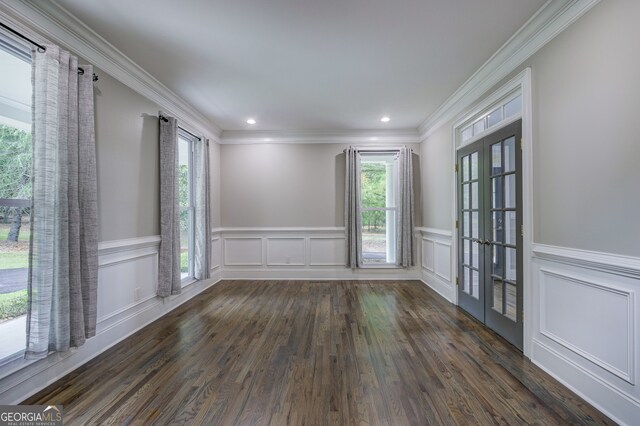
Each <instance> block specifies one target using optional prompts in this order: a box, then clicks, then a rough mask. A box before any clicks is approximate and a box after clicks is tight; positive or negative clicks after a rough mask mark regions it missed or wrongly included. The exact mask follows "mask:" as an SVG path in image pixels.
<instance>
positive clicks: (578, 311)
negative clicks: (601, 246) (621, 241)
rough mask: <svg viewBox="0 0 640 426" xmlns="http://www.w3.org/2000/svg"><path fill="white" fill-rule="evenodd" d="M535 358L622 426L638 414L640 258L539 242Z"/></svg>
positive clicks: (535, 274) (633, 421)
mask: <svg viewBox="0 0 640 426" xmlns="http://www.w3.org/2000/svg"><path fill="white" fill-rule="evenodd" d="M533 255H534V259H533V272H532V273H533V280H532V282H533V283H534V288H533V289H532V290H533V292H532V293H533V296H534V318H533V321H534V323H533V327H534V332H533V342H532V354H531V359H532V361H533V362H534V363H535V364H537V365H538V366H540V367H541V368H542V369H544V370H545V371H547V372H548V373H550V374H551V375H552V376H554V377H556V378H557V379H558V380H559V381H561V382H562V383H563V384H565V385H566V386H567V387H569V388H570V389H572V390H573V391H574V392H576V393H577V394H579V395H580V396H582V397H583V398H584V399H586V400H587V401H589V402H590V403H591V404H593V405H594V406H595V407H597V408H598V409H600V410H601V411H602V412H604V413H605V414H607V415H608V416H609V417H611V418H612V419H613V420H615V421H616V422H618V423H621V424H637V421H638V419H639V418H640V389H638V387H637V383H638V377H637V374H638V369H637V366H638V363H639V362H640V348H639V346H638V342H639V336H638V329H639V328H640V327H638V309H640V307H639V306H638V298H637V297H636V292H637V291H638V290H640V259H638V258H632V257H628V256H617V255H613V254H609V253H598V252H591V251H585V250H575V249H569V248H565V247H555V246H547V245H542V244H534V246H533Z"/></svg>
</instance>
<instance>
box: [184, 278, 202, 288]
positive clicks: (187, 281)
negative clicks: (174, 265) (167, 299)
mask: <svg viewBox="0 0 640 426" xmlns="http://www.w3.org/2000/svg"><path fill="white" fill-rule="evenodd" d="M196 281H198V280H196V279H195V278H193V277H186V278H183V279H182V281H181V284H182V288H185V287H187V286H189V285H191V284H193V283H195V282H196Z"/></svg>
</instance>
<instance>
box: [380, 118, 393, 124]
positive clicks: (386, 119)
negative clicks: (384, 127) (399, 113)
mask: <svg viewBox="0 0 640 426" xmlns="http://www.w3.org/2000/svg"><path fill="white" fill-rule="evenodd" d="M380 121H382V122H383V123H388V122H389V121H391V119H390V118H389V117H387V116H384V117H382V118H381V119H380Z"/></svg>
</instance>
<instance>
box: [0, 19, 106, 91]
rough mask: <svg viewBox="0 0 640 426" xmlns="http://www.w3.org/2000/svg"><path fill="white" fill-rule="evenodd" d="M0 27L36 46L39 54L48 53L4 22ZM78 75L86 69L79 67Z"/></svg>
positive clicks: (43, 47)
mask: <svg viewBox="0 0 640 426" xmlns="http://www.w3.org/2000/svg"><path fill="white" fill-rule="evenodd" d="M0 27H2V28H4V29H5V30H7V31H9V32H10V33H11V34H13V35H16V36H18V37H20V38H21V39H23V40H26V41H28V42H29V43H31V44H33V45H34V46H36V47H37V48H38V51H39V52H42V53H44V52H46V51H47V48H46V47H45V46H43V45H41V44H39V43H36V42H35V41H33V40H31V39H30V38H29V37H27V36H26V35H24V34H22V33H19V32H18V31H16V30H14V29H13V28H11V27H8V26H7V25H5V24H3V23H2V22H0ZM78 74H80V75H84V69H83V68H81V67H78ZM93 81H98V76H97V75H96V73H93Z"/></svg>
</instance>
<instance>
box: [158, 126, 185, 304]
mask: <svg viewBox="0 0 640 426" xmlns="http://www.w3.org/2000/svg"><path fill="white" fill-rule="evenodd" d="M178 201H179V200H178V121H177V120H176V119H175V118H173V117H166V116H165V117H160V237H161V240H160V253H159V256H158V291H157V294H158V296H161V297H166V296H170V295H172V294H180V292H181V291H182V284H181V282H180V281H181V280H180V209H179V206H178Z"/></svg>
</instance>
